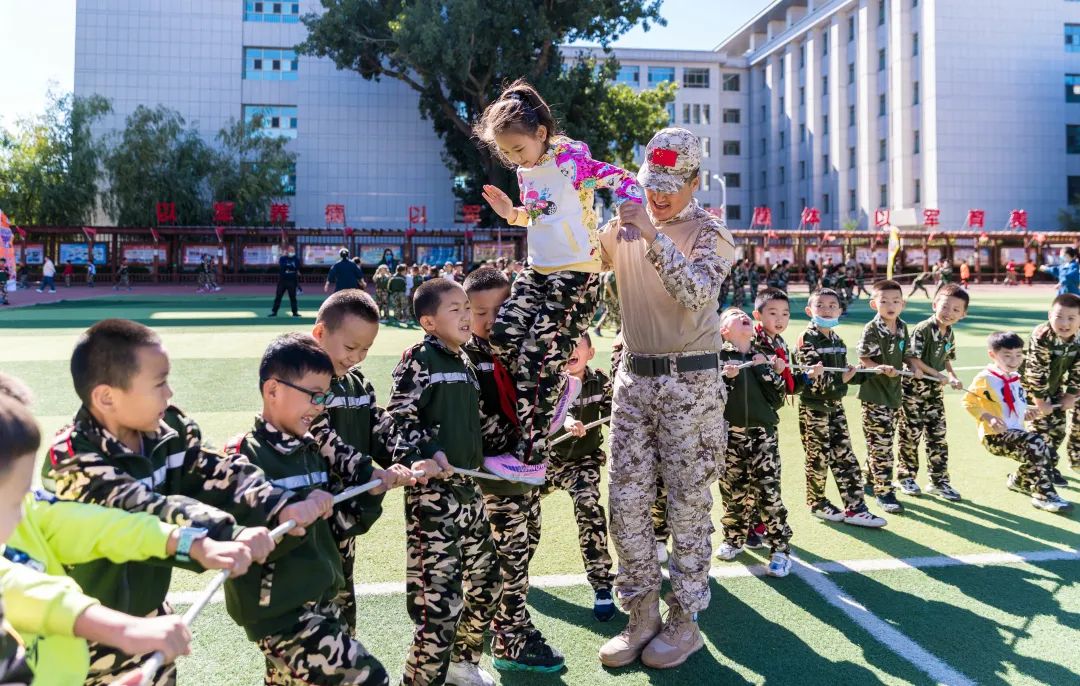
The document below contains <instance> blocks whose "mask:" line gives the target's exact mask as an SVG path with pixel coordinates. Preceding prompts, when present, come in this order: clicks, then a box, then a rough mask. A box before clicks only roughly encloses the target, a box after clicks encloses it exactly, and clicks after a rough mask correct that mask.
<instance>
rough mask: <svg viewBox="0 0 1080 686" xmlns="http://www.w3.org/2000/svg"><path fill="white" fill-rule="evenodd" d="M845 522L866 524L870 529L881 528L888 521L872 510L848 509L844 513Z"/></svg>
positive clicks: (856, 524) (859, 524) (855, 524)
mask: <svg viewBox="0 0 1080 686" xmlns="http://www.w3.org/2000/svg"><path fill="white" fill-rule="evenodd" d="M844 524H851V525H852V526H865V527H866V528H868V529H880V528H881V527H883V526H885V524H887V522H886V521H885V518H884V517H878V516H877V515H876V514H873V513H872V512H870V510H861V511H859V512H856V511H855V510H848V511H847V512H845V513H844Z"/></svg>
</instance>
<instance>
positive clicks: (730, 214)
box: [724, 205, 742, 222]
mask: <svg viewBox="0 0 1080 686" xmlns="http://www.w3.org/2000/svg"><path fill="white" fill-rule="evenodd" d="M724 218H725V219H727V220H729V221H733V222H737V221H739V220H741V219H742V205H728V206H727V207H725V208H724Z"/></svg>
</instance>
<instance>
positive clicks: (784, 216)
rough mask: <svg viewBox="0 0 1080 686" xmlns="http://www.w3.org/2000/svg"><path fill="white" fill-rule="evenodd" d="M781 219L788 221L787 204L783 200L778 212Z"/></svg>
mask: <svg viewBox="0 0 1080 686" xmlns="http://www.w3.org/2000/svg"><path fill="white" fill-rule="evenodd" d="M778 214H779V215H780V218H781V219H787V203H786V202H784V201H783V200H781V201H780V212H778Z"/></svg>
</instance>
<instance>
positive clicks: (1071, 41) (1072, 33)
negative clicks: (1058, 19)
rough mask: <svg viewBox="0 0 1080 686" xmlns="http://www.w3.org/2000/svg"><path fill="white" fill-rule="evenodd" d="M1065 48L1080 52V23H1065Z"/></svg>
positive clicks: (1069, 50)
mask: <svg viewBox="0 0 1080 686" xmlns="http://www.w3.org/2000/svg"><path fill="white" fill-rule="evenodd" d="M1065 50H1067V51H1068V52H1080V24H1066V25H1065Z"/></svg>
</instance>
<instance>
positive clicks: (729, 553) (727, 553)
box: [716, 541, 742, 562]
mask: <svg viewBox="0 0 1080 686" xmlns="http://www.w3.org/2000/svg"><path fill="white" fill-rule="evenodd" d="M740 553H742V548H738V547H736V546H733V545H731V544H730V543H728V542H727V541H724V542H723V543H721V544H720V548H719V549H718V550H717V551H716V559H717V560H724V561H726V562H731V561H732V560H734V559H735V558H737V557H738V556H739V554H740Z"/></svg>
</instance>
